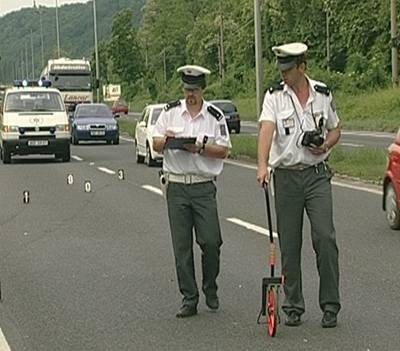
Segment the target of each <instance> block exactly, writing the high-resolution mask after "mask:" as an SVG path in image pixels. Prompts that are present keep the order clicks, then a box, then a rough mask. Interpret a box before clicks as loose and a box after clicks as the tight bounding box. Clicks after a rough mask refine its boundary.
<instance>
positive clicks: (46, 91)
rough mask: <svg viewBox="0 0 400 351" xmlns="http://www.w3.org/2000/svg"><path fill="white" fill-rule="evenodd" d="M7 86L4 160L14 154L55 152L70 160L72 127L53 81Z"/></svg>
mask: <svg viewBox="0 0 400 351" xmlns="http://www.w3.org/2000/svg"><path fill="white" fill-rule="evenodd" d="M15 85H16V86H15V87H13V88H10V89H7V90H6V93H5V96H4V102H3V108H2V115H1V119H0V127H1V134H0V148H1V150H0V151H1V152H0V155H1V159H2V160H3V163H10V162H11V156H13V155H29V154H54V155H55V157H56V158H61V159H62V160H63V161H69V160H70V138H71V133H70V126H69V119H68V115H67V111H66V110H65V106H64V103H63V100H62V97H61V94H60V92H59V91H58V90H57V89H52V88H49V87H48V86H49V85H50V82H47V81H39V83H37V82H35V83H33V82H27V81H16V82H15Z"/></svg>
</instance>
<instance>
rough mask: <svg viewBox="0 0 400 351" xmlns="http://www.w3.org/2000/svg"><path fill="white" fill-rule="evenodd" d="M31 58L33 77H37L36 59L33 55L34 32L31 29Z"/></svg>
mask: <svg viewBox="0 0 400 351" xmlns="http://www.w3.org/2000/svg"><path fill="white" fill-rule="evenodd" d="M31 59H32V79H35V59H34V55H33V34H32V29H31Z"/></svg>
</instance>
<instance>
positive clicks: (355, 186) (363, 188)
mask: <svg viewBox="0 0 400 351" xmlns="http://www.w3.org/2000/svg"><path fill="white" fill-rule="evenodd" d="M224 162H225V163H227V164H230V165H232V166H238V167H243V168H248V169H254V170H257V166H253V165H249V164H242V163H240V162H238V161H232V160H225V161H224ZM332 185H335V186H340V187H342V188H348V189H353V190H360V191H365V192H367V193H372V194H376V195H383V191H382V190H377V189H373V188H369V187H367V186H360V185H353V184H347V183H342V182H338V181H332Z"/></svg>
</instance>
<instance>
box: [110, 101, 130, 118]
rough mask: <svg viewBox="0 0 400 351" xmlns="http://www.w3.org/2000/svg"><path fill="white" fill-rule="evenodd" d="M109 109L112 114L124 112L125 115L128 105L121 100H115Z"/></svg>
mask: <svg viewBox="0 0 400 351" xmlns="http://www.w3.org/2000/svg"><path fill="white" fill-rule="evenodd" d="M111 110H112V113H113V114H114V115H119V114H121V113H125V114H126V115H127V114H128V105H127V103H126V102H125V101H123V100H117V101H115V102H114V103H113V105H112V108H111Z"/></svg>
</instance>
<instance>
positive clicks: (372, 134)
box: [341, 130, 396, 138]
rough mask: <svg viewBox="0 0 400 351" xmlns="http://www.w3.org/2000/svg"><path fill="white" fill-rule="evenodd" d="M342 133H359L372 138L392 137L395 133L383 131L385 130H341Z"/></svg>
mask: <svg viewBox="0 0 400 351" xmlns="http://www.w3.org/2000/svg"><path fill="white" fill-rule="evenodd" d="M341 134H344V135H360V136H367V137H373V138H394V137H395V136H396V134H395V133H385V132H362V131H343V130H342V131H341Z"/></svg>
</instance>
